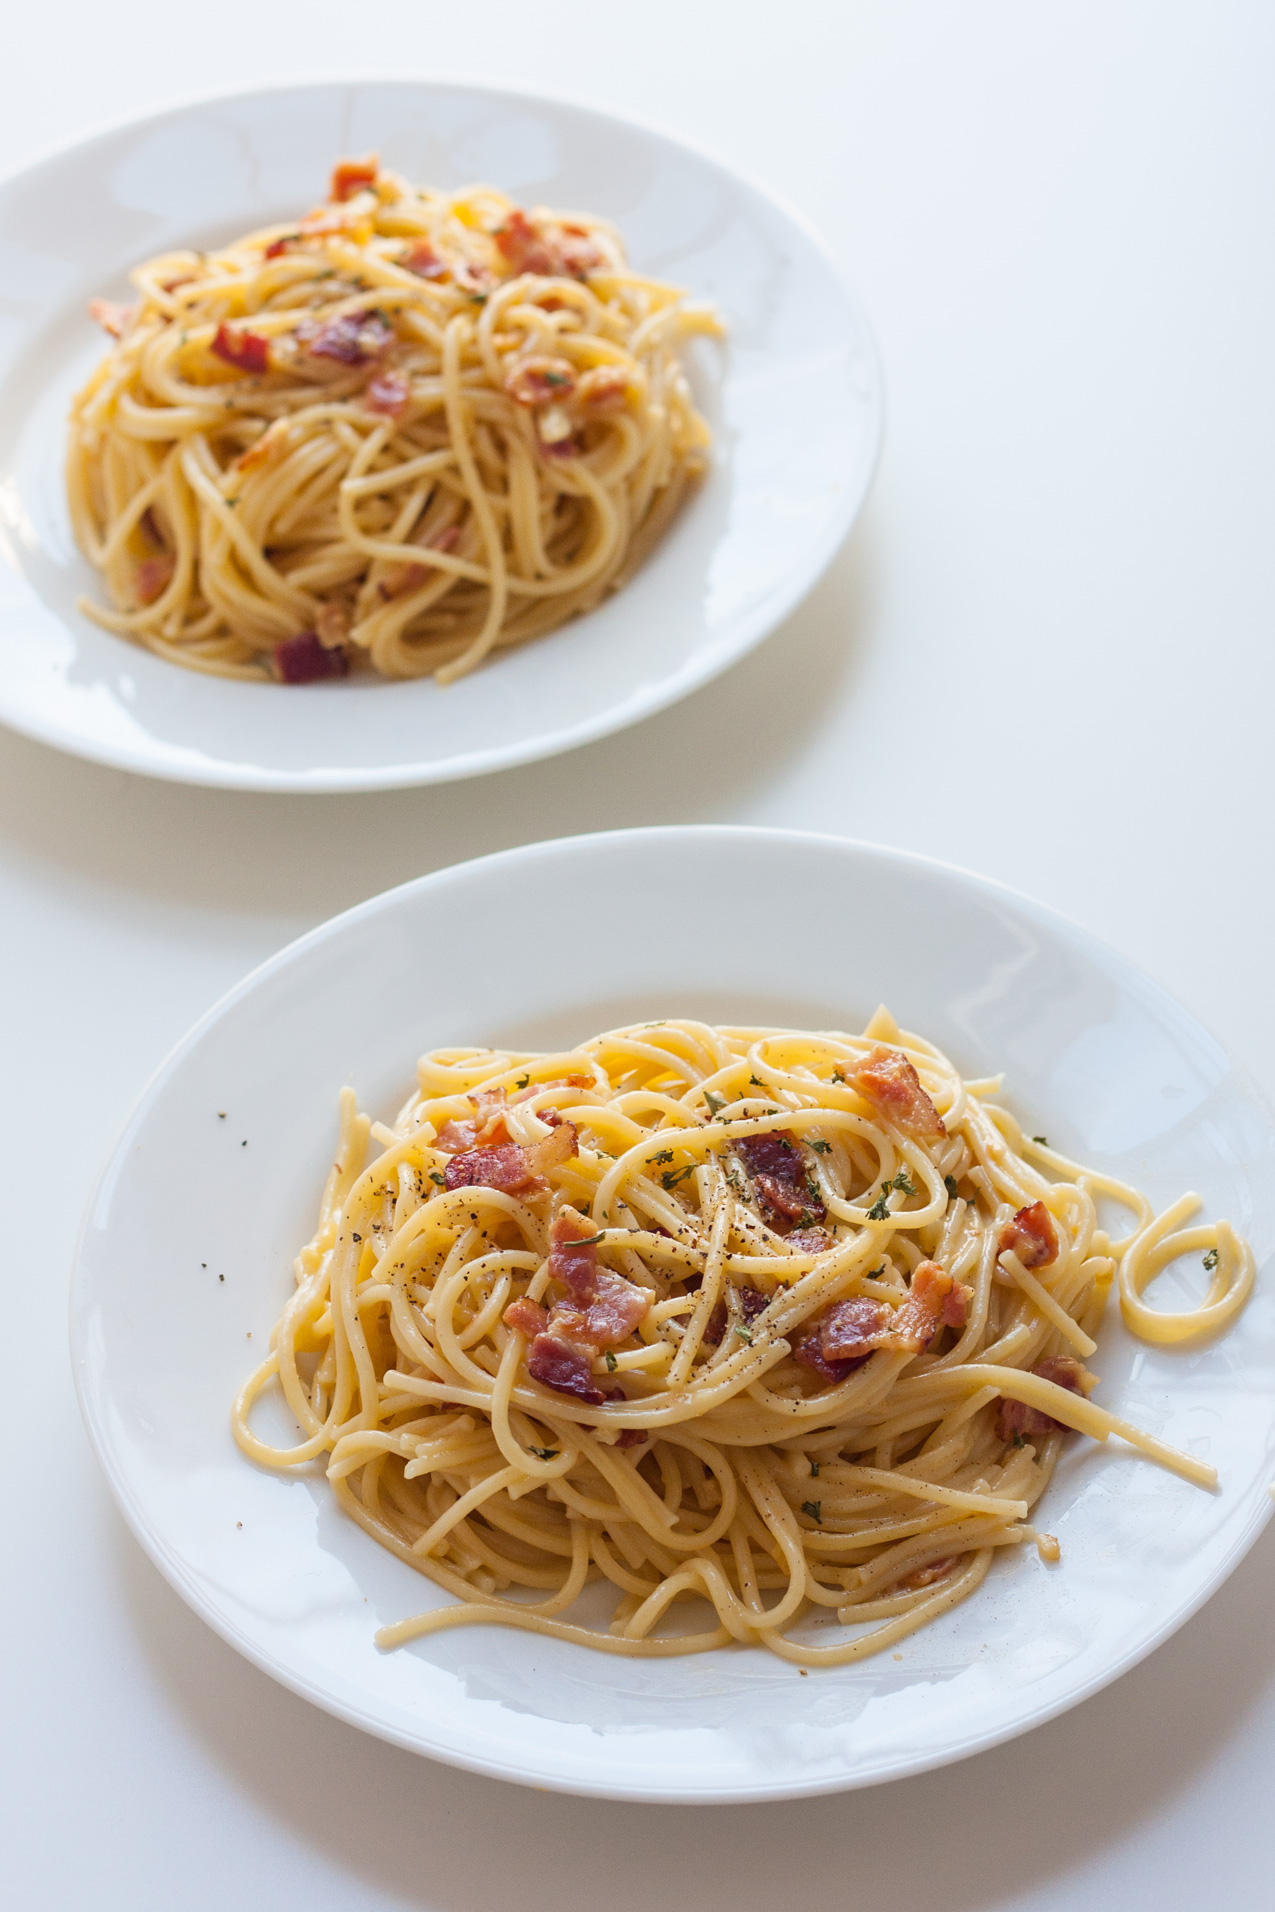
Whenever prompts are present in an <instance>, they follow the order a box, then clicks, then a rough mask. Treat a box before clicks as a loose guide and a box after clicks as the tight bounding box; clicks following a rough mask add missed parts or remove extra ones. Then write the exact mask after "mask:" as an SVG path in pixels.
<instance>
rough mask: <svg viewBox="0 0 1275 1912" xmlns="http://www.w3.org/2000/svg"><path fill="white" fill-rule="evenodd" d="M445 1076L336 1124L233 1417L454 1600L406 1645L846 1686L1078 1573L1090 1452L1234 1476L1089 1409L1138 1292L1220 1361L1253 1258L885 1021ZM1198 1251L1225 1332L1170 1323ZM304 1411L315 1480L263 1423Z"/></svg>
mask: <svg viewBox="0 0 1275 1912" xmlns="http://www.w3.org/2000/svg"><path fill="white" fill-rule="evenodd" d="M418 1075H419V1082H418V1088H417V1091H416V1093H415V1094H414V1095H413V1096H412V1098H411V1100H410V1101H409V1102H408V1103H407V1105H406V1107H405V1108H404V1109H403V1111H402V1113H401V1114H400V1116H399V1117H398V1119H397V1121H396V1122H395V1124H394V1125H393V1127H392V1128H391V1127H386V1126H383V1125H381V1124H374V1123H370V1122H369V1120H368V1118H367V1117H366V1116H365V1115H363V1114H361V1113H359V1112H358V1109H357V1105H356V1102H355V1098H354V1095H353V1092H352V1091H351V1090H348V1089H347V1090H345V1091H344V1092H343V1096H342V1104H341V1129H340V1142H339V1146H338V1149H337V1153H336V1158H335V1163H334V1166H333V1168H332V1170H331V1173H330V1175H329V1177H328V1181H327V1186H326V1190H325V1193H324V1196H323V1201H322V1205H321V1210H320V1215H319V1221H318V1227H317V1230H316V1233H315V1235H314V1238H313V1240H312V1241H311V1242H310V1243H309V1245H308V1246H307V1247H305V1248H304V1249H303V1250H302V1252H301V1254H300V1256H299V1258H298V1260H297V1263H296V1271H295V1272H296V1285H295V1289H294V1292H293V1293H292V1295H291V1297H290V1299H289V1300H288V1302H287V1304H286V1306H285V1307H284V1309H283V1312H282V1315H281V1316H280V1319H279V1322H278V1325H277V1328H276V1330H275V1335H274V1340H273V1344H272V1351H271V1353H270V1355H269V1357H268V1359H267V1360H266V1361H265V1362H264V1363H263V1364H262V1365H261V1366H260V1367H259V1368H258V1369H257V1371H256V1372H255V1373H254V1374H253V1375H252V1376H251V1377H250V1378H249V1379H248V1381H247V1382H246V1383H245V1384H244V1387H243V1388H242V1390H241V1392H240V1395H239V1397H238V1399H237V1401H236V1403H235V1408H234V1422H233V1424H234V1431H235V1436H236V1438H237V1440H238V1442H239V1444H240V1446H241V1448H242V1449H243V1451H244V1452H245V1454H247V1455H249V1456H251V1457H252V1458H253V1459H254V1460H256V1461H257V1462H259V1463H261V1464H263V1465H265V1466H267V1467H272V1468H281V1469H286V1468H295V1467H300V1466H304V1465H306V1464H307V1463H312V1462H318V1461H322V1462H323V1464H324V1465H325V1466H326V1471H327V1478H328V1480H329V1481H330V1482H331V1484H332V1488H333V1491H334V1493H335V1494H336V1496H337V1498H338V1500H339V1502H340V1504H341V1506H342V1507H343V1508H344V1509H345V1511H346V1512H347V1513H348V1514H349V1515H350V1516H351V1517H352V1518H353V1519H354V1520H355V1521H357V1522H358V1523H359V1524H360V1526H362V1527H363V1528H365V1529H366V1531H367V1532H368V1533H369V1534H371V1535H373V1536H374V1537H375V1538H376V1539H377V1540H378V1541H379V1542H381V1543H382V1544H383V1545H384V1546H385V1547H387V1548H389V1549H390V1550H391V1551H392V1552H393V1553H395V1554H396V1555H398V1557H399V1558H400V1559H402V1560H404V1561H406V1562H407V1563H408V1564H410V1565H411V1566H413V1567H415V1568H417V1569H418V1570H419V1571H420V1572H421V1573H422V1574H424V1575H426V1576H427V1577H428V1578H429V1579H430V1580H432V1581H433V1582H435V1583H436V1585H437V1586H439V1587H441V1588H443V1589H444V1590H445V1591H446V1592H448V1593H450V1594H452V1595H454V1596H456V1598H455V1602H454V1603H453V1604H449V1605H445V1606H439V1607H434V1608H431V1609H430V1610H428V1611H426V1612H422V1613H420V1614H417V1615H414V1616H411V1617H408V1618H405V1619H403V1620H402V1621H400V1622H398V1623H396V1624H393V1625H390V1626H388V1627H386V1628H384V1629H383V1630H382V1631H381V1633H380V1634H378V1636H377V1637H378V1640H379V1641H380V1643H381V1644H382V1645H385V1646H394V1645H397V1644H399V1643H401V1642H403V1641H405V1640H408V1639H411V1638H413V1637H415V1636H418V1635H420V1634H423V1633H428V1632H431V1631H436V1630H438V1629H440V1628H444V1627H452V1626H458V1625H464V1624H467V1623H473V1622H501V1623H504V1624H507V1625H513V1626H517V1627H522V1628H529V1629H532V1630H534V1631H537V1632H540V1633H544V1634H552V1635H555V1636H557V1637H560V1638H563V1639H568V1640H573V1641H578V1642H581V1643H584V1644H587V1645H589V1646H591V1647H595V1648H600V1649H603V1650H605V1651H607V1652H611V1653H618V1654H628V1655H672V1654H681V1653H689V1652H698V1651H703V1650H705V1649H709V1648H714V1647H718V1646H723V1645H725V1644H727V1643H728V1642H730V1641H739V1642H743V1643H746V1644H751V1645H760V1646H765V1647H767V1648H769V1649H770V1650H771V1651H772V1652H773V1653H776V1654H778V1655H780V1656H781V1657H783V1658H784V1659H787V1660H790V1661H795V1662H797V1663H798V1664H800V1665H802V1666H808V1667H816V1666H829V1665H838V1664H841V1663H843V1662H846V1661H850V1660H855V1659H859V1658H862V1657H864V1656H866V1655H868V1654H871V1653H875V1652H878V1651H880V1650H881V1649H882V1648H884V1647H887V1646H889V1645H891V1644H892V1643H894V1642H896V1641H898V1640H899V1639H901V1638H902V1637H903V1636H904V1635H906V1634H908V1633H911V1632H913V1631H914V1630H915V1629H916V1628H918V1627H920V1626H922V1625H924V1624H925V1623H926V1622H928V1621H931V1620H933V1619H935V1618H936V1617H937V1616H938V1615H940V1614H942V1613H944V1612H945V1611H947V1610H948V1609H949V1608H951V1607H953V1606H954V1605H955V1604H956V1603H957V1602H959V1601H962V1600H964V1599H966V1598H967V1597H968V1596H969V1595H970V1594H972V1593H973V1592H974V1590H975V1589H976V1588H977V1587H978V1586H979V1584H980V1583H981V1581H982V1580H983V1579H984V1577H985V1575H986V1574H987V1572H988V1569H989V1567H990V1566H991V1564H992V1561H993V1559H994V1558H995V1556H996V1554H997V1551H998V1550H999V1549H1002V1548H1012V1547H1021V1546H1023V1545H1025V1544H1027V1543H1034V1545H1035V1546H1036V1547H1037V1549H1038V1550H1039V1553H1040V1555H1041V1557H1042V1558H1043V1559H1045V1560H1047V1561H1051V1562H1052V1561H1056V1560H1057V1559H1058V1558H1059V1546H1058V1542H1057V1541H1056V1540H1055V1539H1054V1538H1053V1537H1052V1536H1050V1535H1049V1534H1048V1533H1046V1532H1043V1531H1041V1530H1040V1529H1039V1528H1038V1527H1037V1526H1036V1524H1035V1523H1034V1521H1033V1509H1034V1508H1035V1507H1036V1505H1037V1503H1038V1502H1039V1500H1040V1497H1041V1495H1042V1493H1043V1492H1044V1490H1045V1488H1046V1487H1047V1485H1048V1483H1049V1479H1050V1476H1051V1474H1052V1472H1053V1470H1054V1467H1055V1465H1056V1463H1057V1461H1058V1458H1059V1454H1060V1451H1061V1449H1062V1446H1063V1442H1064V1440H1065V1439H1066V1437H1067V1434H1068V1432H1069V1431H1075V1432H1078V1433H1080V1434H1083V1435H1086V1436H1088V1437H1090V1438H1091V1439H1094V1440H1097V1441H1107V1440H1108V1439H1111V1438H1116V1439H1119V1440H1120V1441H1123V1442H1126V1443H1128V1444H1130V1445H1131V1446H1132V1447H1133V1448H1135V1449H1137V1450H1138V1451H1139V1452H1140V1453H1141V1454H1142V1455H1144V1456H1146V1457H1147V1458H1148V1459H1149V1460H1151V1461H1153V1462H1157V1463H1159V1464H1160V1465H1161V1466H1163V1467H1167V1468H1170V1469H1172V1470H1173V1471H1174V1472H1176V1473H1177V1474H1179V1475H1181V1476H1182V1477H1183V1478H1184V1479H1186V1480H1187V1481H1190V1482H1194V1483H1196V1484H1198V1485H1200V1486H1204V1487H1207V1486H1209V1485H1211V1484H1212V1483H1213V1482H1214V1480H1215V1478H1216V1475H1215V1471H1214V1470H1213V1469H1212V1468H1211V1467H1209V1466H1208V1465H1207V1464H1206V1463H1205V1462H1203V1461H1201V1460H1199V1459H1197V1458H1195V1457H1194V1456H1192V1455H1189V1454H1185V1453H1181V1452H1178V1451H1177V1450H1176V1449H1174V1448H1172V1447H1169V1446H1167V1445H1165V1444H1164V1443H1163V1442H1161V1441H1160V1440H1158V1439H1156V1438H1155V1437H1154V1436H1153V1435H1151V1434H1149V1433H1146V1432H1144V1431H1143V1430H1142V1429H1140V1428H1138V1427H1136V1426H1134V1425H1132V1424H1131V1423H1130V1422H1128V1421H1126V1420H1124V1419H1122V1418H1120V1417H1119V1416H1118V1415H1115V1414H1113V1413H1110V1412H1108V1411H1107V1410H1106V1409H1105V1408H1102V1407H1100V1406H1098V1405H1097V1404H1096V1402H1094V1401H1093V1400H1092V1399H1091V1398H1090V1396H1091V1393H1092V1391H1093V1389H1094V1388H1095V1386H1096V1384H1097V1377H1096V1376H1095V1374H1094V1373H1093V1372H1092V1370H1091V1369H1090V1368H1089V1367H1088V1365H1087V1363H1088V1362H1089V1360H1090V1357H1091V1356H1092V1355H1093V1354H1094V1353H1095V1346H1096V1343H1095V1336H1096V1335H1097V1332H1098V1329H1099V1325H1100V1323H1101V1322H1102V1320H1103V1317H1104V1313H1105V1311H1106V1309H1107V1305H1108V1301H1109V1299H1110V1297H1111V1295H1112V1293H1113V1292H1115V1293H1116V1294H1117V1295H1118V1298H1119V1306H1120V1310H1121V1313H1122V1316H1123V1319H1124V1323H1125V1325H1126V1327H1127V1328H1128V1329H1129V1330H1130V1331H1131V1332H1132V1333H1133V1334H1134V1335H1136V1336H1138V1337H1140V1338H1141V1339H1142V1340H1144V1341H1148V1342H1154V1343H1159V1344H1161V1345H1169V1344H1189V1343H1192V1342H1197V1341H1199V1340H1201V1339H1203V1338H1204V1337H1206V1336H1211V1335H1214V1334H1216V1333H1218V1332H1220V1331H1221V1330H1223V1329H1225V1328H1226V1327H1227V1326H1228V1325H1229V1324H1230V1323H1231V1322H1232V1321H1234V1320H1235V1318H1236V1317H1237V1315H1238V1314H1239V1311H1240V1310H1241V1309H1242V1308H1243V1306H1244V1304H1245V1301H1246V1300H1247V1298H1248V1295H1249V1292H1250V1290H1251V1288H1252V1285H1253V1280H1254V1264H1253V1257H1252V1254H1251V1251H1250V1250H1249V1248H1248V1246H1247V1244H1246V1243H1245V1242H1244V1241H1243V1240H1242V1239H1241V1238H1240V1237H1239V1236H1238V1235H1237V1234H1236V1232H1235V1231H1234V1230H1233V1229H1232V1227H1231V1226H1230V1225H1229V1224H1228V1223H1227V1222H1225V1221H1216V1222H1209V1223H1198V1222H1194V1221H1193V1220H1192V1217H1193V1216H1194V1214H1195V1212H1196V1211H1197V1210H1198V1209H1199V1207H1200V1203H1199V1199H1198V1198H1197V1197H1196V1196H1194V1195H1184V1196H1183V1197H1182V1198H1181V1199H1180V1200H1178V1201H1177V1202H1175V1203H1174V1204H1173V1205H1172V1206H1171V1207H1169V1208H1168V1209H1167V1210H1166V1211H1165V1212H1164V1213H1162V1214H1160V1215H1158V1216H1157V1215H1156V1214H1154V1213H1153V1211H1152V1208H1151V1205H1150V1204H1149V1202H1148V1201H1147V1200H1146V1198H1145V1197H1144V1196H1143V1195H1142V1194H1140V1193H1139V1192H1138V1191H1137V1190H1136V1189H1133V1188H1130V1187H1127V1186H1126V1185H1124V1184H1123V1183H1121V1182H1118V1181H1114V1180H1113V1179H1111V1178H1110V1177H1108V1176H1106V1175H1104V1174H1101V1173H1099V1172H1097V1171H1095V1170H1093V1169H1089V1168H1084V1167H1082V1166H1080V1165H1078V1164H1076V1163H1073V1162H1070V1161H1068V1160H1066V1159H1065V1158H1064V1157H1063V1156H1061V1155H1060V1154H1058V1153H1057V1152H1056V1151H1054V1150H1053V1149H1051V1148H1050V1147H1049V1145H1048V1143H1047V1142H1046V1140H1045V1138H1044V1137H1043V1136H1034V1137H1028V1136H1025V1135H1024V1134H1023V1133H1022V1131H1021V1129H1020V1127H1019V1125H1018V1123H1017V1121H1016V1120H1015V1119H1014V1117H1013V1116H1012V1115H1011V1114H1010V1113H1009V1112H1008V1111H1007V1110H1006V1109H1005V1108H1003V1107H1001V1106H999V1105H998V1103H997V1102H995V1101H994V1100H992V1099H991V1098H992V1097H993V1096H994V1095H995V1093H996V1092H997V1089H998V1087H999V1083H998V1081H996V1080H992V1081H979V1082H975V1081H963V1080H962V1079H961V1077H960V1076H959V1075H958V1073H957V1072H956V1071H955V1069H954V1068H953V1067H952V1065H951V1064H950V1063H949V1062H948V1061H947V1060H946V1059H945V1057H944V1056H943V1055H941V1054H940V1053H939V1051H938V1050H936V1049H935V1048H933V1047H932V1046H931V1045H930V1044H928V1043H926V1042H925V1041H923V1040H922V1039H921V1038H919V1037H917V1036H914V1035H910V1034H904V1033H902V1032H901V1031H900V1030H899V1029H898V1027H897V1026H896V1025H895V1023H894V1022H893V1020H892V1018H891V1017H890V1016H889V1015H888V1014H887V1012H885V1011H884V1010H879V1011H878V1012H877V1014H876V1016H874V1017H873V1019H872V1021H871V1022H870V1023H869V1024H868V1026H867V1029H866V1030H865V1031H864V1033H863V1034H862V1035H860V1036H849V1035H843V1034H836V1033H826V1032H825V1033H813V1032H808V1031H801V1030H790V1029H762V1028H713V1027H710V1026H708V1025H706V1024H703V1023H699V1022H693V1021H682V1020H669V1021H666V1022H660V1023H652V1024H646V1025H642V1026H638V1027H633V1028H628V1029H621V1030H616V1031H612V1032H610V1033H608V1034H604V1035H599V1036H597V1037H595V1038H593V1039H591V1040H589V1041H587V1042H583V1043H581V1044H580V1046H579V1047H578V1048H577V1049H573V1050H571V1051H569V1052H567V1053H563V1054H554V1055H539V1054H535V1055H533V1054H516V1053H510V1052H508V1051H499V1052H497V1051H491V1050H473V1049H452V1050H444V1051H439V1052H436V1053H433V1054H429V1055H426V1056H425V1057H423V1058H422V1060H421V1062H420V1064H419V1068H418ZM371 1144H376V1145H377V1147H376V1148H375V1149H374V1150H373V1154H372V1159H371V1160H368V1159H367V1157H368V1151H369V1146H370V1145H371ZM1100 1203H1102V1204H1103V1205H1104V1206H1103V1213H1106V1212H1107V1211H1108V1210H1109V1209H1112V1208H1114V1209H1117V1210H1120V1211H1124V1213H1125V1214H1126V1215H1127V1217H1128V1225H1127V1228H1126V1231H1125V1232H1124V1233H1123V1234H1120V1235H1113V1234H1112V1233H1111V1232H1110V1230H1109V1228H1108V1227H1107V1226H1106V1225H1105V1223H1104V1220H1103V1218H1102V1214H1100V1211H1099V1204H1100ZM1190 1253H1199V1254H1200V1255H1201V1257H1202V1259H1203V1263H1204V1267H1205V1269H1206V1270H1207V1271H1209V1274H1210V1281H1209V1285H1208V1289H1207V1293H1206V1295H1205V1297H1204V1299H1203V1301H1202V1302H1201V1303H1200V1304H1199V1305H1198V1306H1196V1307H1194V1308H1191V1309H1188V1310H1186V1311H1182V1312H1178V1313H1168V1312H1164V1311H1162V1310H1159V1309H1153V1308H1151V1307H1150V1306H1149V1305H1148V1304H1147V1303H1146V1301H1145V1300H1144V1299H1143V1295H1144V1290H1145V1289H1146V1287H1147V1286H1148V1284H1149V1283H1150V1282H1152V1281H1153V1280H1154V1279H1155V1277H1156V1276H1157V1275H1158V1274H1160V1273H1161V1272H1162V1271H1163V1270H1164V1269H1165V1268H1166V1267H1167V1266H1168V1265H1169V1263H1170V1262H1172V1261H1174V1260H1175V1259H1177V1258H1178V1257H1180V1256H1182V1255H1185V1254H1190ZM276 1386H277V1387H278V1388H281V1390H282V1395H283V1398H284V1400H285V1401H286V1404H287V1407H288V1408H289V1409H290V1410H291V1413H292V1414H293V1415H294V1416H295V1418H296V1421H297V1423H298V1424H299V1427H300V1430H301V1438H300V1440H299V1442H298V1443H297V1444H296V1445H295V1446H292V1447H288V1448H277V1447H272V1446H270V1445H268V1444H267V1443H266V1442H265V1441H263V1440H262V1439H261V1438H259V1436H258V1435H256V1434H255V1433H254V1432H253V1431H252V1428H251V1426H250V1415H251V1411H252V1408H253V1404H254V1402H255V1401H256V1400H257V1398H258V1397H259V1396H260V1395H261V1394H262V1391H263V1390H265V1389H266V1388H268V1387H276ZM591 1587H594V1588H596V1589H597V1590H598V1594H600V1595H605V1596H606V1600H605V1601H604V1605H607V1606H608V1609H609V1610H608V1611H607V1612H605V1613H603V1612H602V1609H601V1608H598V1607H597V1601H596V1597H595V1595H593V1594H591V1593H590V1592H589V1589H590V1588H591ZM577 1601H580V1602H581V1608H582V1609H584V1610H590V1609H593V1610H596V1612H597V1613H599V1614H601V1617H600V1618H599V1619H598V1620H597V1622H596V1624H595V1623H594V1622H593V1620H591V1619H589V1618H588V1617H587V1613H586V1618H585V1619H584V1620H582V1619H580V1618H579V1617H578V1611H577V1613H575V1614H572V1613H571V1612H570V1610H571V1609H573V1608H574V1607H575V1606H576V1603H577ZM821 1609H822V1610H824V1615H823V1617H824V1620H825V1622H827V1621H833V1620H834V1616H835V1623H839V1625H836V1624H834V1626H833V1630H832V1637H829V1635H828V1633H827V1632H826V1631H825V1630H824V1629H823V1628H821V1627H820V1626H819V1625H818V1620H819V1615H820V1610H821Z"/></svg>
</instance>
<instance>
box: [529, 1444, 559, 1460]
mask: <svg viewBox="0 0 1275 1912" xmlns="http://www.w3.org/2000/svg"><path fill="white" fill-rule="evenodd" d="M531 1452H532V1453H533V1454H534V1455H535V1457H536V1459H537V1460H538V1461H552V1460H556V1459H557V1456H558V1450H557V1448H556V1447H533V1448H532V1449H531Z"/></svg>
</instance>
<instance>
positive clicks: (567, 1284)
mask: <svg viewBox="0 0 1275 1912" xmlns="http://www.w3.org/2000/svg"><path fill="white" fill-rule="evenodd" d="M597 1233H598V1230H597V1229H596V1228H595V1227H594V1226H593V1223H592V1222H589V1221H586V1220H585V1218H584V1216H583V1215H578V1214H577V1213H576V1211H575V1209H574V1208H564V1209H563V1210H562V1212H561V1213H560V1214H559V1215H558V1217H557V1219H556V1220H555V1222H554V1224H553V1232H552V1234H551V1235H550V1237H549V1279H550V1280H551V1281H560V1282H561V1283H562V1286H563V1287H564V1288H565V1289H566V1291H567V1293H568V1294H569V1295H570V1296H571V1299H572V1300H573V1301H574V1302H575V1303H576V1304H577V1305H578V1306H580V1307H585V1306H587V1305H588V1303H589V1302H590V1301H592V1300H593V1295H594V1279H595V1276H596V1275H597V1271H598V1246H597V1241H596V1239H595V1237H596V1236H597Z"/></svg>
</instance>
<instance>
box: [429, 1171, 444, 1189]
mask: <svg viewBox="0 0 1275 1912" xmlns="http://www.w3.org/2000/svg"><path fill="white" fill-rule="evenodd" d="M429 1179H430V1181H431V1182H437V1183H438V1186H439V1187H440V1188H446V1187H447V1177H446V1176H445V1175H440V1174H439V1172H438V1170H437V1169H436V1168H432V1169H431V1170H430V1172H429Z"/></svg>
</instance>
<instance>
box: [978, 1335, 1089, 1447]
mask: <svg viewBox="0 0 1275 1912" xmlns="http://www.w3.org/2000/svg"><path fill="white" fill-rule="evenodd" d="M1032 1373H1033V1374H1038V1375H1039V1376H1040V1378H1041V1380H1042V1381H1052V1382H1053V1383H1054V1385H1055V1386H1056V1387H1060V1388H1066V1389H1067V1391H1068V1393H1069V1394H1083V1393H1084V1392H1085V1385H1084V1369H1083V1368H1082V1367H1081V1365H1080V1363H1079V1361H1076V1360H1073V1358H1072V1356H1071V1355H1069V1354H1047V1355H1046V1356H1045V1358H1044V1360H1043V1361H1038V1362H1037V1363H1036V1365H1035V1367H1034V1368H1033V1369H1032ZM1065 1427H1066V1422H1065V1421H1056V1420H1055V1419H1054V1417H1053V1415H1052V1414H1046V1413H1044V1412H1043V1411H1042V1410H1041V1409H1040V1408H1038V1407H1029V1406H1028V1404H1027V1402H1026V1401H1010V1400H1005V1401H1002V1402H1001V1404H1000V1412H999V1413H998V1414H997V1416H996V1437H997V1439H998V1440H1002V1441H1014V1442H1015V1443H1020V1442H1021V1441H1022V1440H1023V1439H1024V1438H1025V1437H1027V1436H1030V1435H1033V1434H1053V1433H1056V1432H1058V1430H1059V1429H1063V1428H1065Z"/></svg>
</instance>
